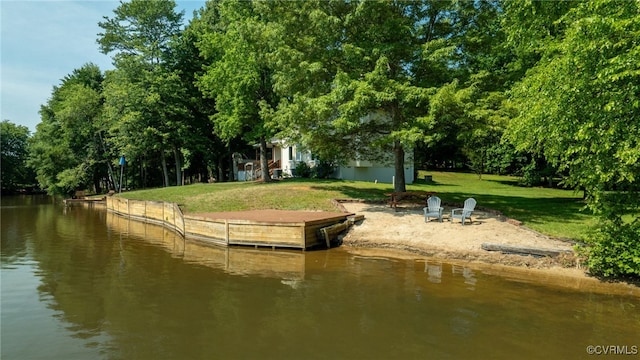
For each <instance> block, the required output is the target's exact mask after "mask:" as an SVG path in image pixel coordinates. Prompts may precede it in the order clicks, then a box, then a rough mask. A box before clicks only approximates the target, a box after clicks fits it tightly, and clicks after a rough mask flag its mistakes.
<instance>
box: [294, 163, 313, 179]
mask: <svg viewBox="0 0 640 360" xmlns="http://www.w3.org/2000/svg"><path fill="white" fill-rule="evenodd" d="M295 170H296V171H295V176H297V177H302V178H310V177H311V167H310V166H309V165H307V163H306V162H304V161H298V162H297V163H296V169H295Z"/></svg>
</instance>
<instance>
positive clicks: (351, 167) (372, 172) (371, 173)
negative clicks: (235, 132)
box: [234, 139, 415, 184]
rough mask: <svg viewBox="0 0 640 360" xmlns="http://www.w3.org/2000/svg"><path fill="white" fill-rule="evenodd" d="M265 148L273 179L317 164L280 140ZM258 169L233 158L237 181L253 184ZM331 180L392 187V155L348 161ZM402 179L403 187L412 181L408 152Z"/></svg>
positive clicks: (255, 163)
mask: <svg viewBox="0 0 640 360" xmlns="http://www.w3.org/2000/svg"><path fill="white" fill-rule="evenodd" d="M267 147H268V148H269V151H268V153H267V157H268V160H269V169H270V172H271V174H272V176H273V177H280V176H284V177H287V176H294V175H295V174H294V173H295V169H296V166H297V164H298V163H300V162H305V163H306V164H307V165H308V166H309V167H315V166H316V165H318V163H319V162H318V160H317V159H315V158H314V156H313V154H312V153H311V152H310V151H308V150H305V149H303V148H301V147H300V146H299V145H296V144H287V142H286V141H284V140H280V139H273V140H271V142H270V143H269V144H267ZM259 166H260V165H259V162H258V161H257V160H245V159H240V158H237V157H234V171H235V172H236V179H237V180H240V181H245V180H255V179H256V178H257V176H259V175H257V174H256V173H257V168H258V167H259ZM333 177H334V178H336V179H343V180H357V181H371V182H381V183H393V182H394V178H395V168H394V166H393V157H392V154H388V156H387V158H386V159H385V161H384V163H382V162H372V161H367V160H359V159H355V160H350V161H348V162H347V163H346V164H344V165H341V166H339V167H338V168H337V169H336V171H335V172H334V174H333ZM404 177H405V182H406V183H407V184H412V183H413V182H414V180H415V179H414V169H413V152H412V151H407V152H406V153H405V166H404Z"/></svg>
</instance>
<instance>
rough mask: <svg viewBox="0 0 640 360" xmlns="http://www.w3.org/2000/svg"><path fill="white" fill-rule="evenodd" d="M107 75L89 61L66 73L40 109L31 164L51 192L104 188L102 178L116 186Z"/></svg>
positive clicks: (31, 150) (41, 183) (31, 146)
mask: <svg viewBox="0 0 640 360" xmlns="http://www.w3.org/2000/svg"><path fill="white" fill-rule="evenodd" d="M102 80H103V76H102V73H101V72H100V69H99V68H98V67H97V66H96V65H94V64H86V65H84V66H83V67H81V68H79V69H76V70H74V71H73V72H72V73H71V74H69V75H68V76H66V77H65V78H64V79H63V80H62V84H61V85H60V86H59V87H56V88H54V90H53V95H52V97H51V99H49V101H48V103H47V104H46V105H43V106H42V108H41V110H40V116H41V120H42V122H41V123H40V124H38V127H37V131H36V133H35V134H34V136H33V138H32V139H31V145H30V151H29V160H28V164H29V166H30V167H31V168H33V169H35V171H36V176H37V179H38V182H39V184H40V186H41V187H42V188H44V189H47V191H48V192H49V193H51V194H68V193H71V192H73V190H76V189H88V188H90V187H93V188H94V189H95V190H96V191H100V190H101V188H102V183H105V185H104V186H106V187H113V184H114V183H113V171H112V169H111V167H110V163H109V161H110V157H111V154H110V153H109V149H108V145H107V142H108V138H107V136H106V127H105V126H104V123H103V121H102V120H103V118H102V114H103V112H102V110H103V101H104V100H103V98H102Z"/></svg>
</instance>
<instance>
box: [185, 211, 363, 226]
mask: <svg viewBox="0 0 640 360" xmlns="http://www.w3.org/2000/svg"><path fill="white" fill-rule="evenodd" d="M193 215H195V216H200V217H205V218H209V219H215V220H224V219H227V220H250V221H257V222H273V223H302V222H305V223H306V222H312V221H318V220H328V219H340V218H345V217H346V216H348V215H351V214H350V213H340V212H329V211H298V210H248V211H228V212H209V213H196V214H193Z"/></svg>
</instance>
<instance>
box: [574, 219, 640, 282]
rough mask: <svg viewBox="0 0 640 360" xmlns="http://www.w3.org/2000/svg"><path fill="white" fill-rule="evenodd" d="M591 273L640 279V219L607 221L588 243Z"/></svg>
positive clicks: (604, 221)
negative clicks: (628, 221) (620, 221)
mask: <svg viewBox="0 0 640 360" xmlns="http://www.w3.org/2000/svg"><path fill="white" fill-rule="evenodd" d="M588 243H589V245H590V246H589V247H588V248H587V249H586V253H587V255H588V257H589V260H588V264H589V271H590V272H591V273H592V274H594V275H600V276H604V277H640V220H637V219H636V220H635V221H633V222H630V223H619V222H616V221H612V220H603V223H602V224H601V226H599V227H598V229H597V230H595V231H594V233H593V236H592V237H591V238H590V239H589V240H588Z"/></svg>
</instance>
